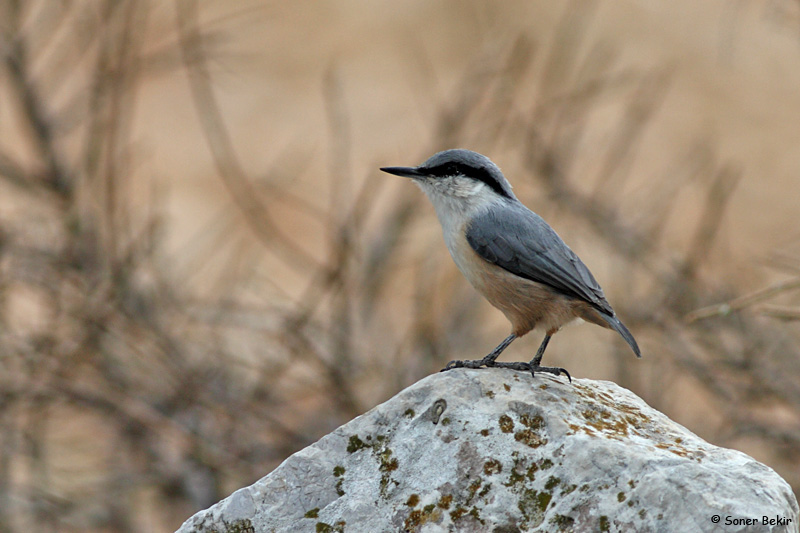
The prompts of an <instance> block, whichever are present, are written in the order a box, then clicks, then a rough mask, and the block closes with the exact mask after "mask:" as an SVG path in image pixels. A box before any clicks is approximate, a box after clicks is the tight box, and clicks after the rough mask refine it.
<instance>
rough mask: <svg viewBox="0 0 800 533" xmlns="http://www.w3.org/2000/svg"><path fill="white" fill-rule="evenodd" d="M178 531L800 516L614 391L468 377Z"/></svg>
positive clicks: (780, 525) (616, 524) (428, 387)
mask: <svg viewBox="0 0 800 533" xmlns="http://www.w3.org/2000/svg"><path fill="white" fill-rule="evenodd" d="M715 517H718V519H719V522H718V523H715V522H714V520H716V519H717V518H715ZM765 518H766V520H767V523H764V520H765ZM770 520H771V521H772V523H769V521H770ZM178 531H179V532H180V533H189V532H199V533H211V532H217V533H223V532H225V533H234V532H235V533H246V532H273V531H274V532H302V531H309V532H337V531H341V532H351V531H352V532H359V533H360V532H369V533H378V532H398V531H411V532H424V533H434V532H444V531H467V532H468V531H476V532H478V531H480V532H484V531H490V532H495V533H511V532H517V531H664V532H674V531H724V532H734V531H759V532H763V531H781V532H783V531H798V506H797V499H796V498H795V496H794V494H793V493H792V491H791V489H790V487H789V485H788V484H787V483H786V482H785V481H784V480H783V479H781V478H780V476H778V475H777V474H776V473H775V472H774V471H773V470H771V469H770V468H768V467H766V466H764V465H763V464H761V463H758V462H757V461H755V460H754V459H752V458H751V457H749V456H747V455H745V454H743V453H741V452H737V451H734V450H729V449H725V448H719V447H717V446H713V445H711V444H709V443H707V442H705V441H703V440H702V439H700V438H699V437H697V436H696V435H694V434H693V433H691V432H689V431H688V430H687V429H685V428H684V427H682V426H680V425H678V424H676V423H675V422H672V421H671V420H670V419H668V418H667V417H666V416H665V415H663V414H661V413H660V412H658V411H656V410H654V409H652V408H651V407H649V406H648V405H647V404H646V403H644V401H642V400H641V399H640V398H638V397H637V396H635V395H634V394H633V393H631V392H630V391H628V390H625V389H623V388H621V387H619V386H617V385H615V384H614V383H609V382H604V381H591V380H585V379H576V380H574V381H573V383H572V384H569V383H567V382H566V380H564V379H563V378H555V377H552V376H549V375H545V374H539V375H537V376H536V377H535V378H531V377H530V376H529V375H527V374H524V373H521V372H513V371H503V370H467V369H458V370H453V371H450V372H446V373H441V374H434V375H432V376H429V377H427V378H425V379H423V380H421V381H419V382H418V383H416V384H415V385H413V386H411V387H409V388H407V389H406V390H404V391H402V392H401V393H399V394H398V395H397V396H395V397H394V398H392V399H390V400H389V401H387V402H385V403H383V404H381V405H379V406H378V407H376V408H374V409H372V410H371V411H369V412H368V413H366V414H364V415H362V416H360V417H358V418H356V419H354V420H352V421H351V422H349V423H347V424H345V425H343V426H342V427H340V428H338V429H337V430H335V431H334V432H332V433H331V434H329V435H327V436H325V437H323V438H322V439H320V440H319V441H318V442H317V443H315V444H313V445H311V446H309V447H307V448H305V449H304V450H301V451H299V452H297V453H296V454H294V455H292V456H291V457H289V458H288V459H287V460H286V461H284V462H283V463H282V464H281V465H280V466H279V467H278V468H276V469H275V470H274V471H273V472H272V473H271V474H269V475H267V476H266V477H264V478H263V479H261V480H260V481H258V482H256V483H255V484H253V485H252V486H250V487H247V488H244V489H241V490H239V491H237V492H235V493H234V494H232V495H231V496H229V497H228V498H226V499H225V500H223V501H221V502H219V503H218V504H216V505H214V506H213V507H211V508H210V509H208V510H206V511H202V512H200V513H198V514H196V515H195V516H193V517H192V518H190V519H189V520H187V521H186V523H184V524H183V526H182V527H181V528H180V529H179V530H178Z"/></svg>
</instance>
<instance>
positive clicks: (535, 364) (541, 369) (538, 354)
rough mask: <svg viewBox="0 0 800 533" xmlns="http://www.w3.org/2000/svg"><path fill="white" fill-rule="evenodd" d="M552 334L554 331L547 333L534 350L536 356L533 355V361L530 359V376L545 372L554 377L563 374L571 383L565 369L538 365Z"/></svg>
mask: <svg viewBox="0 0 800 533" xmlns="http://www.w3.org/2000/svg"><path fill="white" fill-rule="evenodd" d="M553 333H555V331H554V332H552V333H551V332H547V334H546V335H545V336H544V340H543V341H542V344H540V345H539V349H538V350H536V355H534V356H533V359H531V362H530V371H531V375H532V376H535V375H536V372H547V373H548V374H555V375H556V376H560V375H561V374H564V375H566V376H567V379H568V380H569V382H570V383H572V376H570V375H569V372H567V369H566V368H560V367H556V366H541V364H540V363H541V362H542V356H543V355H544V351H545V349H547V343H548V342H550V338H551V337H552V336H553Z"/></svg>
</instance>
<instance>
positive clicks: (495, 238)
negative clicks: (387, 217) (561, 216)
mask: <svg viewBox="0 0 800 533" xmlns="http://www.w3.org/2000/svg"><path fill="white" fill-rule="evenodd" d="M381 170H382V171H384V172H388V173H389V174H395V175H397V176H404V177H407V178H411V179H413V180H414V182H415V183H416V184H417V185H419V187H420V188H421V189H422V191H423V192H424V193H425V194H426V195H427V196H428V198H429V199H430V201H431V203H433V207H434V209H435V210H436V216H437V217H438V218H439V222H440V224H441V225H442V232H443V233H444V242H445V244H446V245H447V249H448V250H449V251H450V255H451V256H452V257H453V261H455V263H456V266H458V269H459V270H460V271H461V273H462V274H464V277H466V278H467V280H468V281H469V282H470V283H471V284H472V286H473V287H475V289H477V290H478V292H480V293H481V294H482V295H483V296H484V297H485V298H486V299H487V300H489V303H491V304H492V305H493V306H495V307H497V308H498V309H500V310H501V311H502V312H503V314H505V316H506V318H508V320H509V321H510V322H511V327H512V329H511V335H509V336H508V337H507V338H506V339H505V340H504V341H503V342H501V343H500V344H499V345H498V346H497V348H495V349H494V350H492V352H491V353H489V354H488V355H487V356H486V357H484V358H483V359H477V360H473V361H450V362H449V363H448V364H447V366H446V367H445V368H444V369H443V370H450V369H452V368H459V367H465V368H481V367H484V366H485V367H500V368H511V369H514V370H523V371H530V372H531V373H532V374H535V373H536V372H548V373H551V374H555V375H556V376H558V375H560V374H561V373H564V374H565V375H566V376H567V378H569V379H570V381H572V378H571V377H570V375H569V372H567V371H566V370H565V369H563V368H558V367H546V366H541V361H542V355H544V351H545V349H546V348H547V343H548V342H550V338H551V337H552V336H553V335H554V334H555V333H556V332H557V331H558V330H559V329H560V328H561V327H562V326H564V325H565V324H567V323H569V322H572V321H573V320H575V319H582V320H585V321H588V322H591V323H593V324H597V325H599V326H603V327H604V328H609V329H613V330H614V331H616V332H617V333H619V334H620V335H622V338H623V339H625V342H627V343H628V344H629V345H630V347H631V348H632V349H633V352H634V353H635V354H636V357H641V353H640V351H639V346H638V345H637V344H636V340H635V339H634V338H633V335H631V332H630V331H628V328H626V327H625V326H624V325H623V324H622V322H620V321H619V319H618V318H617V316H616V314H615V313H614V310H613V309H612V308H611V305H610V304H609V303H608V301H607V300H606V297H605V295H604V294H603V289H601V288H600V285H599V284H598V283H597V281H596V280H595V279H594V276H592V273H591V272H589V269H588V268H586V265H584V264H583V262H582V261H581V260H580V259H579V258H578V256H577V255H575V253H574V252H573V251H572V250H570V249H569V247H568V246H567V245H566V244H564V241H562V240H561V237H559V236H558V235H557V234H556V232H555V231H554V230H553V228H551V227H550V226H549V225H548V224H547V222H545V221H544V220H543V219H542V217H540V216H539V215H537V214H536V213H534V212H533V211H531V210H530V209H528V208H527V207H525V206H524V205H522V203H521V202H520V201H519V200H518V199H517V197H516V196H514V193H513V192H512V191H511V185H510V184H509V183H508V181H507V180H506V178H505V177H504V176H503V173H502V172H500V169H499V168H498V167H497V165H495V164H494V163H492V162H491V161H490V160H489V158H487V157H486V156H483V155H481V154H478V153H476V152H472V151H470V150H446V151H444V152H439V153H438V154H436V155H434V156H433V157H431V158H430V159H428V160H427V161H425V162H424V163H422V164H421V165H420V166H418V167H384V168H381ZM535 327H540V328H542V329H544V332H545V337H544V340H543V341H542V344H541V345H540V346H539V349H538V350H537V352H536V355H535V356H534V357H533V359H532V360H531V361H530V363H524V362H515V363H504V362H497V361H496V359H497V357H498V356H499V355H500V353H501V352H502V351H503V350H505V349H506V348H507V347H508V345H509V344H511V343H512V342H513V341H514V339H516V338H517V337H521V336H523V335H525V334H526V333H528V332H529V331H531V330H532V329H534V328H535Z"/></svg>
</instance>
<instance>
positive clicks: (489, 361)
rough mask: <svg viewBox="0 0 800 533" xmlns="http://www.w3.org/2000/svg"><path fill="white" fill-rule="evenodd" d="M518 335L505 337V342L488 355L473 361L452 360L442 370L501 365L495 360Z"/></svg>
mask: <svg viewBox="0 0 800 533" xmlns="http://www.w3.org/2000/svg"><path fill="white" fill-rule="evenodd" d="M516 338H517V336H516V335H515V334H514V333H512V334H511V335H509V336H508V337H506V338H505V340H504V341H503V342H501V343H500V344H498V345H497V348H495V349H494V350H492V351H491V352H490V353H489V354H488V355H487V356H486V357H484V358H483V359H475V360H473V361H457V360H456V361H450V362H449V363H447V366H445V367H444V368H443V369H442V370H441V371H442V372H444V371H446V370H451V369H453V368H481V367H484V366H485V367H492V366H495V365H499V364H500V363H495V360H496V359H497V358H498V357H499V356H500V354H501V353H503V350H505V349H506V348H508V345H509V344H511V343H512V342H514V339H516Z"/></svg>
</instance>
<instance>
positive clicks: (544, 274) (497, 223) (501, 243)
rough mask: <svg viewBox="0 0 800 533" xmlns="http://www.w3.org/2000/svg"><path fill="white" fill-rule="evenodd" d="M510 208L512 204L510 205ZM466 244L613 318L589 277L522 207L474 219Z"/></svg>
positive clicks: (571, 254)
mask: <svg viewBox="0 0 800 533" xmlns="http://www.w3.org/2000/svg"><path fill="white" fill-rule="evenodd" d="M509 207H511V206H509ZM466 237H467V242H469V244H470V246H472V248H473V249H474V250H475V251H476V252H477V253H478V255H480V256H481V257H482V258H484V259H485V260H486V261H488V262H490V263H493V264H495V265H497V266H499V267H502V268H504V269H505V270H508V271H509V272H511V273H512V274H516V275H517V276H520V277H523V278H526V279H529V280H531V281H536V282H538V283H543V284H545V285H548V286H550V287H552V288H553V289H555V290H557V291H558V292H560V293H562V294H566V295H567V296H572V297H574V298H578V299H580V300H584V301H586V302H588V303H590V304H592V305H593V306H594V307H596V308H597V309H598V310H600V311H603V312H605V313H608V314H609V315H611V316H614V311H613V309H611V305H610V304H609V303H608V301H607V300H606V297H605V295H604V294H603V289H601V288H600V285H599V284H598V283H597V280H595V279H594V276H592V273H591V272H589V269H588V268H586V265H584V264H583V262H582V261H581V260H580V258H578V256H577V255H575V253H574V252H573V251H572V250H570V249H569V247H568V246H567V245H566V244H565V243H564V241H562V240H561V237H559V236H558V234H557V233H556V232H555V231H554V230H553V228H551V227H550V226H549V225H548V224H547V222H545V221H544V220H543V219H542V217H540V216H539V215H537V214H536V213H534V212H533V211H531V210H529V209H528V208H526V207H524V206H522V205H520V206H513V207H512V208H511V209H495V210H492V211H489V212H486V213H484V214H481V215H478V216H476V217H475V218H474V219H472V221H470V224H469V226H468V227H467V233H466Z"/></svg>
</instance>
